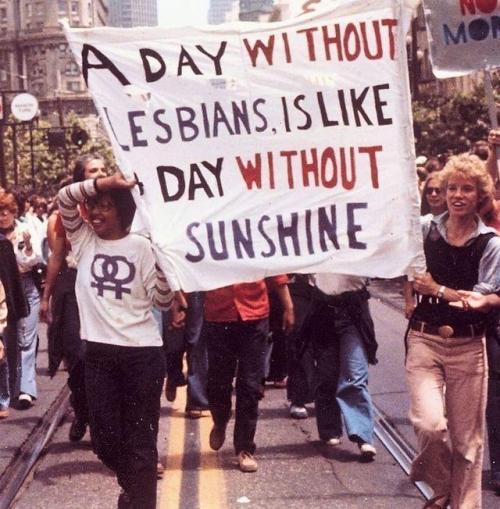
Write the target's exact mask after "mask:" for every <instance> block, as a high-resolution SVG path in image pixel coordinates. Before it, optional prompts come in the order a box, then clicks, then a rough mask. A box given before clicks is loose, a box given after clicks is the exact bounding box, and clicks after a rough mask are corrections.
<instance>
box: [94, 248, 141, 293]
mask: <svg viewBox="0 0 500 509" xmlns="http://www.w3.org/2000/svg"><path fill="white" fill-rule="evenodd" d="M91 273H92V276H93V278H94V281H93V282H92V283H91V285H90V286H91V287H92V288H97V295H98V296H99V297H102V296H103V295H104V291H105V290H108V291H110V292H114V293H115V299H121V298H122V296H123V294H124V293H131V290H130V288H127V287H125V285H126V284H128V283H130V282H131V281H133V279H134V276H135V266H134V264H132V263H130V262H129V261H128V260H127V259H126V258H125V257H124V256H107V255H103V254H96V255H95V256H94V260H93V261H92V266H91Z"/></svg>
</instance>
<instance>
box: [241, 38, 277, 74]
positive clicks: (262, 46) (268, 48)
mask: <svg viewBox="0 0 500 509" xmlns="http://www.w3.org/2000/svg"><path fill="white" fill-rule="evenodd" d="M243 43H244V44H245V48H246V50H247V53H248V56H249V57H250V60H251V61H252V65H253V66H254V67H255V66H256V65H257V57H258V55H259V53H263V54H264V57H265V58H266V60H267V63H268V64H269V65H273V53H274V35H270V36H269V38H268V40H267V44H266V43H265V42H264V41H261V40H260V39H257V40H256V41H255V42H254V44H253V46H251V45H250V42H249V41H248V39H243Z"/></svg>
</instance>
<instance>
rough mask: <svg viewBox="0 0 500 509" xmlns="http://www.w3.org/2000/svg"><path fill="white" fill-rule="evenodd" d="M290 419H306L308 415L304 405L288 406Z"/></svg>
mask: <svg viewBox="0 0 500 509" xmlns="http://www.w3.org/2000/svg"><path fill="white" fill-rule="evenodd" d="M290 417H291V418H292V419H307V418H308V417H309V414H308V413H307V408H306V407H305V406H304V405H294V404H292V405H290Z"/></svg>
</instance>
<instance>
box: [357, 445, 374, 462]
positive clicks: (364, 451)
mask: <svg viewBox="0 0 500 509" xmlns="http://www.w3.org/2000/svg"><path fill="white" fill-rule="evenodd" d="M358 446H359V450H360V452H361V458H362V459H363V460H365V461H372V460H373V459H374V458H375V455H376V454H377V449H375V446H373V445H372V444H369V443H368V442H363V443H361V444H358Z"/></svg>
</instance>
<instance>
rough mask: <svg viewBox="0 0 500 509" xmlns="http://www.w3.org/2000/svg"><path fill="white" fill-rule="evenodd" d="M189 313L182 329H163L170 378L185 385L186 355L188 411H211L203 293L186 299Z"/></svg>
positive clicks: (195, 293)
mask: <svg viewBox="0 0 500 509" xmlns="http://www.w3.org/2000/svg"><path fill="white" fill-rule="evenodd" d="M186 298H187V303H188V310H187V314H186V326H185V327H184V329H183V330H179V331H168V330H166V328H165V327H164V336H165V342H166V358H167V377H168V378H169V379H170V380H171V381H172V382H173V383H174V384H175V385H177V386H180V385H185V383H186V379H185V377H184V374H183V372H182V368H183V358H184V352H186V357H187V358H186V360H187V367H188V376H187V402H186V410H193V409H197V410H202V409H208V397H207V372H208V355H207V342H206V336H205V333H204V331H203V293H202V292H193V293H189V294H187V296H186Z"/></svg>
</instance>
